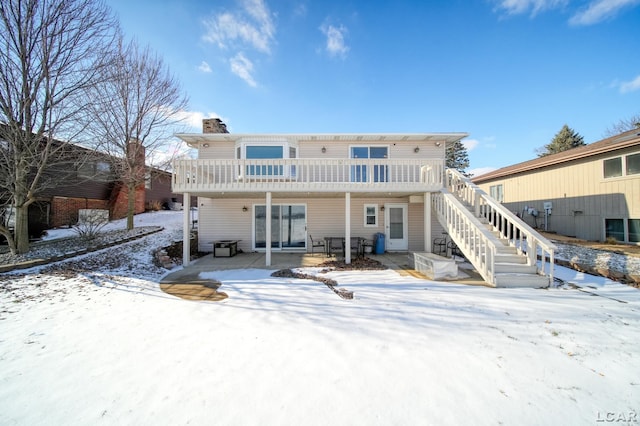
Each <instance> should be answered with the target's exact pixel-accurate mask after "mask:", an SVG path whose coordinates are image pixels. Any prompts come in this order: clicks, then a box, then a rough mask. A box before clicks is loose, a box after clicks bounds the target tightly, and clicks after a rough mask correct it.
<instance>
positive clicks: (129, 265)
mask: <svg viewBox="0 0 640 426" xmlns="http://www.w3.org/2000/svg"><path fill="white" fill-rule="evenodd" d="M162 213H166V215H164V216H160V215H157V216H156V215H155V214H154V215H141V216H138V217H137V219H139V220H141V221H146V220H149V221H152V222H153V221H156V220H160V221H161V222H162V224H163V226H165V227H167V231H165V232H163V233H161V234H154V235H153V236H149V237H146V238H144V239H142V240H140V241H139V242H132V243H129V244H127V245H123V246H120V247H119V248H114V249H109V250H112V251H109V250H103V251H101V252H98V253H97V254H91V255H87V256H85V257H84V258H83V259H76V260H75V261H70V262H68V263H66V264H65V265H68V267H64V268H57V269H53V270H47V269H43V268H40V269H37V270H36V269H34V270H31V271H27V273H26V274H25V273H24V272H25V271H22V273H21V274H13V275H7V274H5V275H0V286H2V289H4V290H3V291H0V383H1V386H0V424H2V425H12V424H18V425H37V424H81V425H84V424H87V425H89V424H90V425H94V424H109V425H110V424H118V425H120V424H136V425H138V424H170V425H177V424H196V425H199V424H220V425H244V424H279V425H283V424H284V425H299V424H305V425H307V424H309V425H325V424H337V425H342V424H344V425H347V424H348V425H376V424H379V425H387V424H460V423H473V424H481V425H482V424H491V425H494V424H507V425H508V424H518V425H521V424H600V423H601V422H602V421H606V420H607V419H611V418H615V419H621V418H624V419H625V420H626V421H627V422H628V423H631V424H637V423H638V422H640V347H639V345H638V342H640V293H639V292H638V290H637V289H634V288H632V287H628V286H625V285H621V284H617V283H615V282H612V281H609V280H605V279H604V278H598V277H593V276H589V275H585V274H581V273H578V272H575V271H572V270H569V269H566V268H562V267H556V270H555V274H556V276H560V277H561V278H562V279H564V280H565V281H571V282H575V283H577V284H579V285H580V287H581V289H575V288H571V287H570V286H568V285H565V286H562V287H560V288H552V289H548V290H535V289H490V288H485V287H472V286H463V285H456V284H451V283H439V282H433V281H427V280H422V279H417V278H414V277H410V276H409V277H405V276H400V275H399V274H397V273H395V272H394V271H390V270H386V271H364V272H363V271H344V272H335V271H334V272H329V273H327V274H326V276H327V277H328V278H332V279H334V280H336V281H338V283H339V286H340V287H344V288H347V289H349V290H352V291H354V294H355V299H354V300H343V299H340V298H339V297H338V296H336V295H335V294H334V293H333V292H332V291H331V290H329V289H328V288H327V287H326V286H325V285H324V284H321V283H319V282H316V281H311V280H298V279H293V278H273V277H271V276H270V274H271V272H272V271H269V270H261V269H251V270H232V271H212V272H207V273H203V274H202V275H203V278H213V279H217V280H219V281H221V282H222V287H221V288H220V290H221V291H224V292H225V293H227V294H228V295H229V297H228V298H227V299H225V300H224V301H222V302H193V301H186V300H182V299H177V298H174V297H172V296H169V295H167V294H165V293H163V292H162V291H160V289H159V286H158V284H157V281H158V279H159V278H160V277H161V275H162V272H161V270H157V269H153V268H149V267H148V266H146V264H148V263H149V262H150V254H148V253H149V252H150V251H151V250H152V248H155V247H152V246H154V245H155V244H159V243H162V242H163V241H164V240H170V239H171V238H173V236H172V232H173V233H175V232H176V231H177V230H178V229H179V226H180V220H181V214H179V213H178V214H175V213H173V216H171V214H172V213H171V212H162ZM174 217H175V221H173V222H172V219H171V218H174ZM158 218H159V219H158ZM170 223H175V225H170ZM148 224H149V223H143V224H142V225H144V226H146V225H148ZM142 225H141V226H142ZM163 239H164V240H163ZM141 242H142V243H144V244H142V243H141ZM111 256H120V257H122V258H125V259H131V260H130V261H125V262H124V263H123V264H122V265H120V266H118V268H117V269H115V270H111V269H109V268H104V267H103V268H99V267H96V268H95V269H89V268H87V267H86V265H94V264H96V263H95V260H92V259H95V257H97V258H101V259H105V258H108V257H111ZM73 262H75V263H73ZM47 271H48V272H47ZM74 271H76V272H74ZM301 271H302V272H306V273H310V274H317V273H319V270H318V269H314V268H305V269H303V270H301ZM7 289H12V290H11V291H8V290H7ZM596 294H597V295H596ZM43 295H44V296H43Z"/></svg>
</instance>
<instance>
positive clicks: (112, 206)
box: [5, 144, 182, 238]
mask: <svg viewBox="0 0 640 426" xmlns="http://www.w3.org/2000/svg"><path fill="white" fill-rule="evenodd" d="M67 152H68V153H67V154H65V155H68V157H69V160H68V161H62V162H57V163H56V164H55V165H53V166H52V167H50V168H49V169H47V170H46V171H45V173H44V175H43V177H42V179H43V180H45V181H48V182H50V184H48V185H47V188H46V189H44V190H42V191H41V192H39V193H37V194H36V199H37V201H36V202H34V203H33V204H31V205H30V206H29V234H30V236H31V237H33V238H37V237H40V236H41V235H42V232H43V231H45V230H47V229H51V228H56V227H62V226H70V225H74V224H76V223H77V222H78V210H80V209H103V210H109V217H110V220H114V219H120V218H123V217H126V215H127V208H128V199H127V193H128V191H127V188H126V187H125V186H124V185H123V184H122V183H121V182H120V181H119V180H118V178H117V176H116V175H115V174H114V173H113V171H112V170H111V162H110V161H109V158H108V157H107V156H106V155H105V154H100V153H96V152H95V151H92V150H88V149H86V148H83V147H80V146H77V145H71V144H70V145H69V147H68V149H67ZM138 152H139V153H138V157H139V158H138V159H139V162H140V164H142V167H143V169H141V172H142V171H144V173H145V178H146V179H145V182H144V183H141V184H140V185H139V186H138V188H136V196H135V213H136V214H138V213H143V212H144V211H145V210H146V209H148V208H150V207H155V206H161V207H163V208H168V207H169V206H172V205H175V203H178V204H177V205H178V206H179V205H181V204H182V195H179V194H173V193H172V192H171V173H170V172H166V171H163V170H159V169H155V168H150V167H146V166H144V160H145V154H144V149H142V150H139V151H138ZM65 158H66V157H65ZM79 159H81V160H79ZM5 215H10V212H9V210H7V212H5Z"/></svg>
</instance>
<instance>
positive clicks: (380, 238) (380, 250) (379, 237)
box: [373, 232, 384, 254]
mask: <svg viewBox="0 0 640 426" xmlns="http://www.w3.org/2000/svg"><path fill="white" fill-rule="evenodd" d="M373 244H374V246H375V250H374V251H375V253H376V254H384V234H383V233H382V232H378V233H377V234H376V238H375V241H374V243H373Z"/></svg>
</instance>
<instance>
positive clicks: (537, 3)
mask: <svg viewBox="0 0 640 426" xmlns="http://www.w3.org/2000/svg"><path fill="white" fill-rule="evenodd" d="M567 3H568V0H498V1H497V2H496V7H495V9H497V10H500V11H503V12H505V13H506V14H507V15H521V14H523V13H530V15H531V16H536V15H537V14H538V13H540V12H544V11H545V10H550V9H556V8H560V7H564V6H565V5H566V4H567Z"/></svg>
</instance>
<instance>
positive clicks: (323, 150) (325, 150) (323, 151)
mask: <svg viewBox="0 0 640 426" xmlns="http://www.w3.org/2000/svg"><path fill="white" fill-rule="evenodd" d="M320 151H322V153H323V154H324V153H325V152H327V148H325V147H324V146H323V147H322V149H321V150H320Z"/></svg>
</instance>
